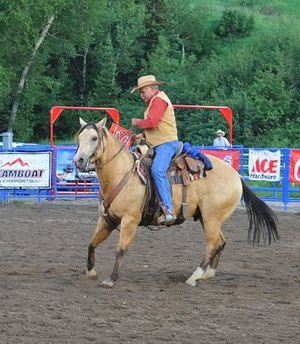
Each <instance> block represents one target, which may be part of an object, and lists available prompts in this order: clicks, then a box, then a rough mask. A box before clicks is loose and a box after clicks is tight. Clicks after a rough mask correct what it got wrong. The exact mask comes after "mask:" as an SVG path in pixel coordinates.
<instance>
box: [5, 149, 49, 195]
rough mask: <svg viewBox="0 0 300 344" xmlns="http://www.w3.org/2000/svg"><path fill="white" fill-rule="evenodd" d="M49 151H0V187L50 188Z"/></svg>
mask: <svg viewBox="0 0 300 344" xmlns="http://www.w3.org/2000/svg"><path fill="white" fill-rule="evenodd" d="M51 169H52V153H51V152H12V153H11V152H1V153H0V189H3V188H5V189H51Z"/></svg>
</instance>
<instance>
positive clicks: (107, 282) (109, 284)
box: [102, 277, 114, 288]
mask: <svg viewBox="0 0 300 344" xmlns="http://www.w3.org/2000/svg"><path fill="white" fill-rule="evenodd" d="M102 285H103V286H104V287H109V288H111V287H113V286H114V281H113V280H112V279H111V278H110V277H108V278H107V279H105V280H104V281H103V282H102Z"/></svg>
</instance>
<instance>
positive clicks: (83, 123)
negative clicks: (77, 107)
mask: <svg viewBox="0 0 300 344" xmlns="http://www.w3.org/2000/svg"><path fill="white" fill-rule="evenodd" d="M79 123H80V125H81V127H83V126H85V125H86V124H87V123H86V122H85V121H84V120H83V119H82V118H81V117H79Z"/></svg>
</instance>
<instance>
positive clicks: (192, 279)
mask: <svg viewBox="0 0 300 344" xmlns="http://www.w3.org/2000/svg"><path fill="white" fill-rule="evenodd" d="M185 284H189V285H191V286H192V287H196V285H197V282H196V280H195V279H194V278H191V277H190V278H188V279H187V280H186V281H185Z"/></svg>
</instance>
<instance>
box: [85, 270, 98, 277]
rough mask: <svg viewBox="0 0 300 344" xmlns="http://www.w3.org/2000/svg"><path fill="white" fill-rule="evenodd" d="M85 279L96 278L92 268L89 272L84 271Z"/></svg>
mask: <svg viewBox="0 0 300 344" xmlns="http://www.w3.org/2000/svg"><path fill="white" fill-rule="evenodd" d="M85 274H86V277H88V278H93V277H96V275H97V272H96V270H95V269H94V268H92V269H91V270H90V271H89V270H86V273H85Z"/></svg>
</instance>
